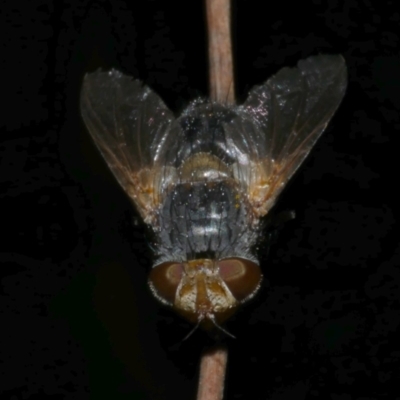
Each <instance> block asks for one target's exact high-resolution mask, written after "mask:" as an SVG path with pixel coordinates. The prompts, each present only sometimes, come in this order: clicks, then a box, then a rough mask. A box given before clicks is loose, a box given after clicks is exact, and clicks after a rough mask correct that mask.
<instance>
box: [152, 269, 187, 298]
mask: <svg viewBox="0 0 400 400" xmlns="http://www.w3.org/2000/svg"><path fill="white" fill-rule="evenodd" d="M183 272H184V266H183V264H179V263H174V262H165V263H162V264H160V265H157V266H155V267H154V268H153V269H152V270H151V272H150V276H149V284H150V287H151V289H152V291H153V293H154V294H155V295H156V297H157V298H158V299H159V300H161V301H162V302H163V303H166V304H169V305H171V304H173V303H174V301H175V296H176V291H177V289H178V286H179V283H180V282H181V279H182V276H183Z"/></svg>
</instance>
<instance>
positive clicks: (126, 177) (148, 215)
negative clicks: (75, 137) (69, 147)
mask: <svg viewBox="0 0 400 400" xmlns="http://www.w3.org/2000/svg"><path fill="white" fill-rule="evenodd" d="M81 112H82V117H83V119H84V121H85V123H86V126H87V127H88V130H89V132H90V133H91V135H92V137H93V139H94V141H95V143H96V145H97V147H98V148H99V150H100V152H101V153H102V155H103V157H104V158H105V160H106V161H107V163H108V165H109V167H110V169H111V170H112V172H113V173H114V175H115V176H116V178H117V179H118V181H119V183H120V184H121V186H122V187H123V188H124V190H125V191H126V192H127V193H128V195H129V196H130V197H131V199H132V200H133V201H134V203H135V204H136V206H137V208H138V210H139V212H140V214H141V215H142V217H143V219H144V220H145V222H147V223H150V222H151V221H152V217H153V214H154V211H155V210H156V209H157V207H158V205H159V204H160V202H161V201H162V199H161V196H162V193H164V191H165V189H166V187H167V186H168V185H169V183H170V182H171V179H172V176H173V175H174V168H172V167H169V166H168V165H166V163H165V160H163V157H162V153H163V151H164V150H165V149H166V148H167V147H168V145H169V143H170V142H171V140H172V135H171V134H170V127H171V124H172V122H173V120H174V117H173V115H172V113H171V112H170V110H169V109H168V108H167V107H166V106H165V104H164V103H163V102H162V100H161V99H160V98H159V97H158V96H157V95H156V94H155V93H153V92H152V91H151V90H150V89H149V88H148V87H146V86H143V85H142V83H141V82H140V81H137V80H133V79H132V78H131V77H129V76H126V75H124V74H122V73H121V72H118V71H116V70H112V71H110V72H101V71H98V72H94V73H91V74H88V75H86V76H85V79H84V82H83V88H82V92H81Z"/></svg>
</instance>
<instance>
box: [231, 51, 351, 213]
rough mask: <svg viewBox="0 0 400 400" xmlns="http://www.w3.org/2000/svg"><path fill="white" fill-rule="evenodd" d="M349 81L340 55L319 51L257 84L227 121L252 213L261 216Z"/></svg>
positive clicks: (319, 131) (238, 175) (237, 172)
mask: <svg viewBox="0 0 400 400" xmlns="http://www.w3.org/2000/svg"><path fill="white" fill-rule="evenodd" d="M346 85H347V71H346V65H345V61H344V59H343V57H342V56H337V55H320V56H314V57H310V58H308V59H306V60H302V61H300V62H299V63H298V65H297V68H283V69H281V70H280V71H279V72H278V73H277V74H276V75H274V76H273V77H271V78H270V79H269V80H268V81H266V82H265V83H264V84H263V85H261V86H258V87H255V88H254V89H253V90H252V91H251V92H250V94H249V96H248V98H247V100H246V102H245V103H244V104H243V105H242V106H240V107H238V109H237V112H238V114H239V116H240V117H239V118H238V119H237V120H236V126H235V127H233V126H232V127H229V126H226V133H227V141H228V142H230V143H231V144H230V146H231V149H232V150H233V151H234V152H235V154H236V156H235V158H236V163H235V165H234V166H233V168H234V169H233V172H234V175H235V177H236V179H237V180H238V181H239V182H240V184H241V185H242V189H243V191H244V192H245V193H247V197H248V199H249V201H250V204H251V206H252V208H253V211H254V213H255V215H256V216H257V217H258V218H259V217H262V216H263V215H265V214H266V213H267V212H268V211H269V210H270V209H271V207H272V206H273V205H274V203H275V201H276V199H277V197H278V195H279V194H280V193H281V191H282V189H283V188H284V186H285V185H286V183H287V182H288V180H289V179H290V178H291V177H292V176H293V174H294V173H295V172H296V170H297V169H298V168H299V166H300V165H301V163H302V162H303V161H304V159H305V158H306V156H307V154H308V153H309V152H310V150H311V148H312V147H313V145H314V144H315V142H316V141H317V139H318V138H319V137H320V135H321V134H322V132H323V131H324V129H325V128H326V126H327V124H328V123H329V121H330V119H331V118H332V116H333V114H334V113H335V111H336V109H337V107H338V106H339V104H340V102H341V100H342V98H343V96H344V93H345V90H346Z"/></svg>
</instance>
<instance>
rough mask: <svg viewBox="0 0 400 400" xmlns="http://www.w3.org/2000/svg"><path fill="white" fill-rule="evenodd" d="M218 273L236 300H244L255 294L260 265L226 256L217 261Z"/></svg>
mask: <svg viewBox="0 0 400 400" xmlns="http://www.w3.org/2000/svg"><path fill="white" fill-rule="evenodd" d="M218 267H219V275H220V277H221V278H222V279H223V281H224V282H225V283H226V285H227V286H228V288H229V290H230V291H231V293H232V295H233V296H234V297H235V299H236V300H238V301H241V300H245V299H246V298H248V297H251V296H252V295H254V294H255V292H256V291H257V289H258V288H259V286H260V282H261V279H262V274H261V270H260V267H259V266H258V265H257V264H256V263H254V262H253V261H250V260H245V259H244V258H227V259H225V260H221V261H218Z"/></svg>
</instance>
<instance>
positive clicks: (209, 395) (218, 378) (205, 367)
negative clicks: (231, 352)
mask: <svg viewBox="0 0 400 400" xmlns="http://www.w3.org/2000/svg"><path fill="white" fill-rule="evenodd" d="M227 359H228V351H227V349H226V347H224V346H221V345H219V346H216V347H214V348H211V349H208V350H206V351H204V352H203V354H202V356H201V363H200V377H199V388H198V391H197V400H221V399H222V397H223V393H224V382H225V371H226V363H227Z"/></svg>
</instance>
